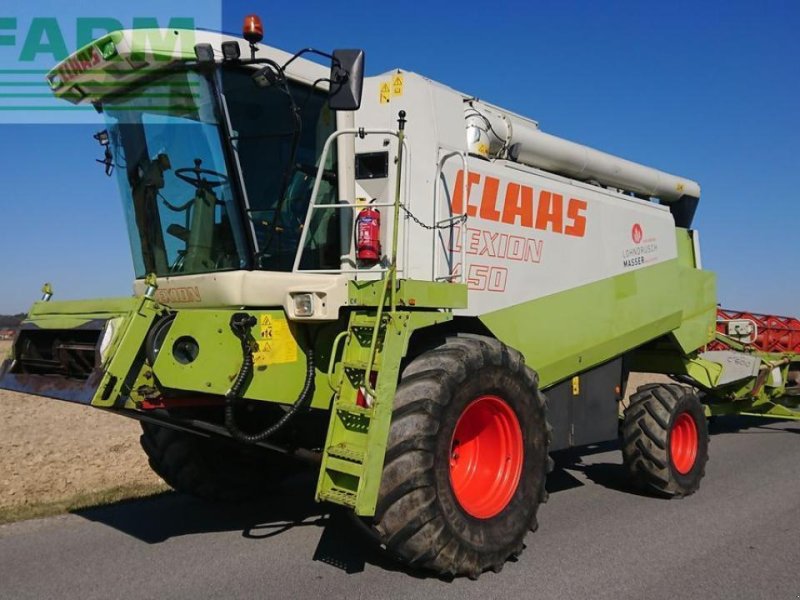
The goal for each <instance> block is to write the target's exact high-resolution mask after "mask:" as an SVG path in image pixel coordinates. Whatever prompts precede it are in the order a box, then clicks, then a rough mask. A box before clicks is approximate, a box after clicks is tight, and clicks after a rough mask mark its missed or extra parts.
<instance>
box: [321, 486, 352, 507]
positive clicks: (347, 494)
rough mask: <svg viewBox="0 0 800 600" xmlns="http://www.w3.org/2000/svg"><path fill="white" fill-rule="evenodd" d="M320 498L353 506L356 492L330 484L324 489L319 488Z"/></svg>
mask: <svg viewBox="0 0 800 600" xmlns="http://www.w3.org/2000/svg"><path fill="white" fill-rule="evenodd" d="M319 499H320V500H327V501H328V502H333V503H334V504H341V505H342V506H349V507H351V508H354V507H355V505H356V494H355V493H354V492H351V491H349V490H345V489H342V488H338V487H335V486H331V487H330V488H328V489H326V490H320V492H319Z"/></svg>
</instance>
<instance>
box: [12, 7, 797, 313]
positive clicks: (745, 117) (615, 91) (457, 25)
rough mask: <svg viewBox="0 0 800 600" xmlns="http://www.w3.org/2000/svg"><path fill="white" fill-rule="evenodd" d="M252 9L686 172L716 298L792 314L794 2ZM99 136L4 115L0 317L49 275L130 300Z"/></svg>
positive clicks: (284, 40) (125, 254)
mask: <svg viewBox="0 0 800 600" xmlns="http://www.w3.org/2000/svg"><path fill="white" fill-rule="evenodd" d="M108 4H115V3H108ZM107 8H108V7H107V6H106V7H104V10H106V9H107ZM251 11H257V12H260V13H261V15H262V16H263V18H264V22H265V33H266V37H265V43H267V44H270V45H274V46H277V47H280V48H283V49H286V50H294V49H299V48H301V47H304V46H315V47H318V48H320V49H332V48H335V47H362V48H364V49H365V50H366V53H367V71H368V74H376V73H380V72H383V71H386V70H389V69H391V68H394V67H402V68H404V69H407V70H410V71H415V72H418V73H421V74H424V75H426V76H429V77H431V78H433V79H436V80H439V81H441V82H443V83H445V84H447V85H449V86H451V87H454V88H456V89H458V90H461V91H464V92H469V93H472V94H475V95H477V96H480V97H482V98H485V99H487V100H489V101H491V102H493V103H495V104H499V105H500V106H504V107H507V108H509V109H512V110H514V111H516V112H519V113H522V114H525V115H527V116H530V117H532V118H534V119H536V120H538V121H539V122H540V123H541V126H542V128H543V129H544V130H545V131H548V132H550V133H553V134H556V135H560V136H563V137H566V138H569V139H573V140H576V141H579V142H582V143H586V144H589V145H592V146H595V147H597V148H600V149H603V150H606V151H609V152H612V153H616V154H619V155H621V156H624V157H627V158H630V159H633V160H636V161H638V162H642V163H645V164H650V165H653V166H656V167H658V168H661V169H664V170H667V171H671V172H674V173H678V174H681V175H684V176H688V177H692V178H694V179H696V180H698V181H699V182H700V183H701V185H702V186H703V198H702V200H701V203H700V208H699V211H698V217H697V219H696V221H695V226H696V227H697V228H698V229H699V230H700V231H701V240H702V248H703V258H704V262H705V266H706V267H707V268H710V269H713V270H715V271H716V272H717V273H718V282H719V297H720V301H721V302H722V303H723V305H725V306H729V307H731V308H742V309H750V310H759V311H764V312H776V313H784V314H795V315H797V314H800V265H799V264H798V260H797V258H796V256H797V254H796V251H795V248H796V246H797V241H796V240H797V239H799V238H800V234H799V233H796V232H795V230H796V229H798V224H800V193H798V191H797V190H798V181H797V178H798V176H800V109H799V108H798V106H800V35H798V31H800V2H791V1H786V2H772V1H762V2H752V1H750V2H742V1H731V2H721V1H719V2H708V3H701V2H696V1H695V2H683V1H680V2H679V1H671V2H658V3H656V2H641V1H629V2H594V1H588V0H587V1H583V2H575V1H553V2H508V3H505V2H488V3H487V2H473V1H466V0H464V1H461V2H435V1H432V2H425V3H419V4H418V3H411V2H408V3H384V2H375V1H374V0H373V1H370V2H362V1H360V0H359V1H357V0H348V1H347V2H330V1H328V2H304V1H302V0H298V1H296V2H291V3H289V2H235V1H229V0H226V1H225V12H224V15H223V16H224V27H225V29H227V30H229V31H238V30H239V27H240V19H241V17H242V16H243V15H244V14H246V13H247V12H251ZM106 12H107V13H108V14H111V15H113V14H114V11H113V10H107V11H106ZM97 129H99V127H97V126H80V125H69V126H66V125H61V126H56V125H52V126H32V125H27V126H25V125H0V157H2V163H0V174H2V177H1V178H0V198H2V200H0V207H2V211H0V257H2V264H0V313H9V312H16V311H23V310H26V309H27V307H28V306H29V304H30V302H31V301H33V300H35V299H36V298H37V297H38V296H39V288H40V286H41V284H42V282H44V281H45V280H47V281H51V282H52V283H53V285H54V287H55V290H56V295H57V298H60V299H67V298H80V297H97V296H113V295H127V294H129V293H130V290H131V281H132V279H133V270H132V266H131V259H130V255H129V245H128V240H127V234H126V230H125V225H124V222H123V217H122V209H121V206H120V201H119V198H118V195H117V191H116V188H115V180H114V179H107V178H106V177H105V176H104V175H103V174H102V168H101V167H100V166H99V165H97V164H96V163H95V162H94V159H95V158H97V157H99V155H100V151H99V148H98V146H97V145H96V143H95V142H94V140H92V139H91V134H92V133H93V132H94V131H96V130H97Z"/></svg>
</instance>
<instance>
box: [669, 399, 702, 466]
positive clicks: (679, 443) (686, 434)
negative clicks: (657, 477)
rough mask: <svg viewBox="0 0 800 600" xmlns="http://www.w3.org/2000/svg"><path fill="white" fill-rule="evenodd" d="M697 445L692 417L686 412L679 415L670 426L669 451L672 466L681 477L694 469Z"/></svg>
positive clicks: (697, 438) (695, 425) (695, 424)
mask: <svg viewBox="0 0 800 600" xmlns="http://www.w3.org/2000/svg"><path fill="white" fill-rule="evenodd" d="M698 445H699V436H698V434H697V423H695V422H694V417H692V415H691V414H689V412H688V411H685V412H682V413H680V414H679V415H678V416H677V417H676V418H675V423H674V424H673V425H672V432H671V434H670V443H669V449H670V455H671V457H672V464H673V465H674V466H675V470H676V471H678V473H680V474H681V475H686V474H687V473H688V472H689V471H691V470H692V467H694V463H695V461H696V460H697V448H698Z"/></svg>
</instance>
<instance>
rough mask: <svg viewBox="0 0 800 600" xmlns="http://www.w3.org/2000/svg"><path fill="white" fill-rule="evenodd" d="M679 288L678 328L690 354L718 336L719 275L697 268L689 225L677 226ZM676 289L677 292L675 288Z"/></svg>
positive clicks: (681, 342)
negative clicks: (687, 226)
mask: <svg viewBox="0 0 800 600" xmlns="http://www.w3.org/2000/svg"><path fill="white" fill-rule="evenodd" d="M676 237H677V242H678V262H679V264H680V265H681V268H680V269H679V271H678V290H680V293H678V294H676V299H677V300H678V301H679V302H680V303H681V307H682V311H683V312H682V315H681V325H680V327H678V328H677V329H676V330H675V331H674V332H673V335H674V336H675V340H676V341H677V343H678V346H679V347H680V348H681V350H683V352H684V353H685V354H690V353H692V352H694V351H695V350H697V349H698V348H700V347H702V346H705V345H706V344H708V343H709V342H710V341H711V340H713V339H714V335H715V334H716V329H717V327H716V325H717V286H716V276H715V275H714V273H711V272H709V271H703V270H700V269H696V268H694V265H695V264H696V263H695V256H694V246H693V245H692V239H691V237H690V234H689V232H688V231H686V230H685V229H677V230H676ZM673 293H674V292H673Z"/></svg>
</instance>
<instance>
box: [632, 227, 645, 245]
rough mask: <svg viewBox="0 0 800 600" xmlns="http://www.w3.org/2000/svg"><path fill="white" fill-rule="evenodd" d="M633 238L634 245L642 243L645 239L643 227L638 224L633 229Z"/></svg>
mask: <svg viewBox="0 0 800 600" xmlns="http://www.w3.org/2000/svg"><path fill="white" fill-rule="evenodd" d="M631 237H632V238H633V243H634V244H640V243H641V242H642V238H643V237H644V233H643V232H642V226H641V225H639V224H638V223H636V224H635V225H634V226H633V229H631Z"/></svg>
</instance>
